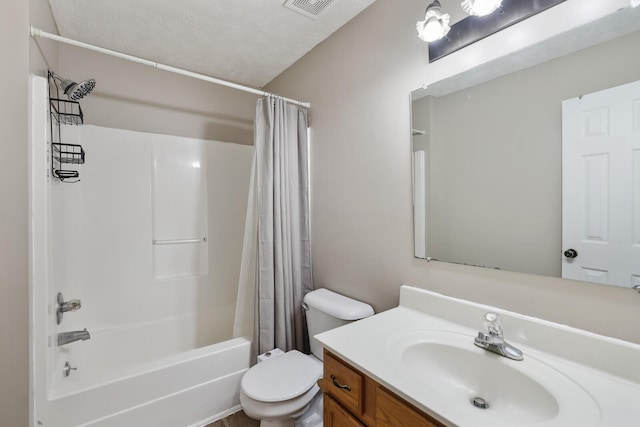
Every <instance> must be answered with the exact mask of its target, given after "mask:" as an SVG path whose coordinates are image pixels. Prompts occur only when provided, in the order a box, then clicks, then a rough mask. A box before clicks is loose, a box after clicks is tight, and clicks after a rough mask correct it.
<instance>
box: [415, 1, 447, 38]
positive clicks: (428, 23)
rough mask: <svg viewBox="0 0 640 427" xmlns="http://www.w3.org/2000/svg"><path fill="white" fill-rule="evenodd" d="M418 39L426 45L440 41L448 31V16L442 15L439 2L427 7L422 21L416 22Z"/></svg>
mask: <svg viewBox="0 0 640 427" xmlns="http://www.w3.org/2000/svg"><path fill="white" fill-rule="evenodd" d="M416 29H417V30H418V38H419V39H420V40H422V41H425V42H427V43H429V42H434V41H436V40H440V39H441V38H443V37H444V36H446V35H447V33H448V32H449V30H450V29H451V28H449V14H447V13H442V11H441V9H440V2H439V1H434V2H433V3H431V4H430V5H429V7H427V11H426V13H425V17H424V21H418V22H416Z"/></svg>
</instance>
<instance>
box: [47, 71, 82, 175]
mask: <svg viewBox="0 0 640 427" xmlns="http://www.w3.org/2000/svg"><path fill="white" fill-rule="evenodd" d="M48 80H49V115H50V120H49V125H50V131H51V175H52V176H53V177H54V178H58V179H59V180H60V181H62V182H64V181H65V180H66V179H74V178H79V177H80V172H79V171H78V170H77V169H70V168H69V167H68V165H82V164H84V160H85V153H84V149H83V148H82V146H81V145H79V144H67V143H64V142H62V135H61V130H60V126H61V125H74V126H80V125H82V123H83V122H84V116H83V114H82V108H81V107H80V103H79V102H77V101H70V100H67V99H61V98H60V89H59V88H58V85H57V83H56V82H55V78H54V74H53V73H52V72H51V71H49V72H48ZM68 182H77V181H68Z"/></svg>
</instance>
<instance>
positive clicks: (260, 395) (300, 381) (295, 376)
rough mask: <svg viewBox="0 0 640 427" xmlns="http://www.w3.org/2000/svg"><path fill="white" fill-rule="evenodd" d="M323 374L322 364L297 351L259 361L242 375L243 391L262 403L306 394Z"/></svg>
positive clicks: (280, 400)
mask: <svg viewBox="0 0 640 427" xmlns="http://www.w3.org/2000/svg"><path fill="white" fill-rule="evenodd" d="M321 374H322V364H321V363H320V362H319V361H318V360H314V358H313V356H307V355H305V354H302V353H300V352H299V351H297V350H292V351H288V352H286V353H285V354H283V355H282V356H277V357H274V358H273V359H270V360H267V361H265V362H262V363H258V364H257V365H255V366H254V367H252V368H251V369H249V370H248V371H247V373H246V374H244V376H243V377H242V391H243V392H244V394H246V395H247V396H248V397H250V398H252V399H254V400H259V401H261V402H282V401H284V400H288V399H293V398H294V397H297V396H300V395H301V394H303V393H306V392H307V390H309V389H310V388H311V387H313V385H314V384H315V383H316V381H318V378H320V375H321Z"/></svg>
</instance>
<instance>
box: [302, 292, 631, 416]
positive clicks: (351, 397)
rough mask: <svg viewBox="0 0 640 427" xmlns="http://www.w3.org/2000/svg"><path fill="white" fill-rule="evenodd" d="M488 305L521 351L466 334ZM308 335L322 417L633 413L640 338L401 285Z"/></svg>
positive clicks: (481, 329) (477, 329)
mask: <svg viewBox="0 0 640 427" xmlns="http://www.w3.org/2000/svg"><path fill="white" fill-rule="evenodd" d="M488 312H495V313H497V314H498V315H499V317H500V318H501V322H502V330H503V332H504V340H506V341H508V343H509V344H511V345H513V346H514V347H517V348H518V349H519V350H521V351H522V354H523V358H522V360H513V359H510V358H508V357H505V356H503V355H500V354H497V353H496V352H493V351H489V350H487V349H486V348H480V347H478V346H477V345H474V338H476V337H477V336H479V335H478V334H479V333H481V334H483V335H484V334H486V333H487V326H486V325H485V314H486V313H488ZM314 339H317V340H318V341H319V342H320V343H322V345H323V346H324V348H325V353H324V377H323V382H324V384H323V385H324V387H323V389H324V392H325V397H324V404H325V407H324V422H325V425H326V426H369V427H372V426H376V427H382V426H407V427H409V426H411V427H415V426H427V427H432V426H462V427H464V426H473V427H483V426H492V427H495V426H504V427H507V426H513V425H526V426H556V427H561V426H562V427H566V426H569V425H571V426H573V425H575V426H581V427H597V426H600V427H604V426H616V427H624V426H629V427H631V426H638V425H640V405H638V402H637V398H638V396H640V366H638V364H637V361H638V360H640V345H638V344H634V343H629V342H626V341H622V340H617V339H613V338H609V337H605V336H601V335H597V334H593V333H590V332H586V331H582V330H579V329H575V328H571V327H568V326H565V325H559V324H555V323H552V322H548V321H545V320H542V319H537V318H532V317H528V316H523V315H520V314H518V313H512V312H508V311H504V310H500V309H499V308H496V307H491V306H487V305H482V304H476V303H472V302H469V301H465V300H459V299H456V298H451V297H447V296H443V295H440V294H437V293H433V292H430V291H425V290H423V289H418V288H413V287H409V286H403V287H402V288H401V292H400V305H399V306H398V307H396V308H394V309H392V310H388V311H386V312H383V313H379V314H377V315H375V316H373V317H370V318H367V319H363V320H360V321H358V322H355V323H352V324H349V325H346V326H344V327H341V328H337V329H334V330H331V331H328V332H324V333H322V334H318V335H316V336H315V337H314Z"/></svg>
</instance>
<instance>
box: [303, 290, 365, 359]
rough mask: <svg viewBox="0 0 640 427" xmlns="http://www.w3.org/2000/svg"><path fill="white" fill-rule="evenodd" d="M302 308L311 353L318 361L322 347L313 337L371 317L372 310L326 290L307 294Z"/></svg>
mask: <svg viewBox="0 0 640 427" xmlns="http://www.w3.org/2000/svg"><path fill="white" fill-rule="evenodd" d="M304 306H305V310H306V316H307V329H308V331H309V343H310V345H311V352H312V353H313V355H314V356H316V357H317V358H318V359H320V360H322V345H321V344H320V343H319V342H318V341H317V340H316V339H315V338H313V337H314V335H316V334H319V333H321V332H325V331H328V330H330V329H334V328H337V327H339V326H343V325H346V324H347V323H351V322H353V321H355V320H359V319H364V318H365V317H369V316H373V308H372V307H371V306H370V305H369V304H365V303H363V302H361V301H357V300H354V299H352V298H349V297H345V296H344V295H340V294H337V293H335V292H332V291H330V290H328V289H316V290H315V291H311V292H309V293H308V294H307V295H306V296H305V297H304Z"/></svg>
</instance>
